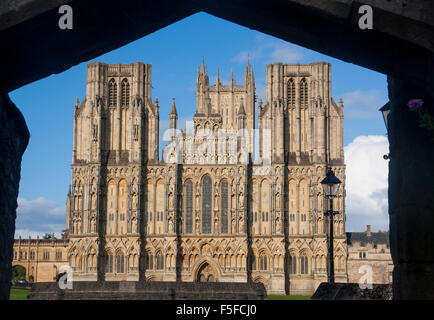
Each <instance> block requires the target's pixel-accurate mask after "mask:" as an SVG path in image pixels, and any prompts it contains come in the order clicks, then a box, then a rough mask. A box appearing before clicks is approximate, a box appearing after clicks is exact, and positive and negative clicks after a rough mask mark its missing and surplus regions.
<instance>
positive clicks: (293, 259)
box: [289, 255, 297, 274]
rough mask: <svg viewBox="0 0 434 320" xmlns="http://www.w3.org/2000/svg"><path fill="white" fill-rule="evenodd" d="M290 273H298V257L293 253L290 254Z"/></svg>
mask: <svg viewBox="0 0 434 320" xmlns="http://www.w3.org/2000/svg"><path fill="white" fill-rule="evenodd" d="M289 273H292V274H296V273H297V257H296V256H293V255H290V256H289Z"/></svg>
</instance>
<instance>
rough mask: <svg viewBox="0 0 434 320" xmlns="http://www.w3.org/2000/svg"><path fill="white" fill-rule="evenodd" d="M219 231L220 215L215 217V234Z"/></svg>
mask: <svg viewBox="0 0 434 320" xmlns="http://www.w3.org/2000/svg"><path fill="white" fill-rule="evenodd" d="M218 229H219V217H218V214H216V215H215V217H214V233H217V232H218Z"/></svg>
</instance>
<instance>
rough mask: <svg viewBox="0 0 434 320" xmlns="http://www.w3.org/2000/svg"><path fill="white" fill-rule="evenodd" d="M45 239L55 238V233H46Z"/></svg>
mask: <svg viewBox="0 0 434 320" xmlns="http://www.w3.org/2000/svg"><path fill="white" fill-rule="evenodd" d="M42 238H43V239H53V238H54V233H45V234H44V235H43V236H42Z"/></svg>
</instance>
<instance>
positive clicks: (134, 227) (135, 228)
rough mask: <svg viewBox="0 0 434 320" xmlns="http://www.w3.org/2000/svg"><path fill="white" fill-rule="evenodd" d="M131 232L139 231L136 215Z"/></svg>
mask: <svg viewBox="0 0 434 320" xmlns="http://www.w3.org/2000/svg"><path fill="white" fill-rule="evenodd" d="M131 232H132V233H135V232H137V219H136V218H135V217H134V218H133V220H132V222H131Z"/></svg>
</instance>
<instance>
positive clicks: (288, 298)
mask: <svg viewBox="0 0 434 320" xmlns="http://www.w3.org/2000/svg"><path fill="white" fill-rule="evenodd" d="M267 300H310V297H309V296H284V295H277V294H270V295H268V296H267Z"/></svg>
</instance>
